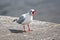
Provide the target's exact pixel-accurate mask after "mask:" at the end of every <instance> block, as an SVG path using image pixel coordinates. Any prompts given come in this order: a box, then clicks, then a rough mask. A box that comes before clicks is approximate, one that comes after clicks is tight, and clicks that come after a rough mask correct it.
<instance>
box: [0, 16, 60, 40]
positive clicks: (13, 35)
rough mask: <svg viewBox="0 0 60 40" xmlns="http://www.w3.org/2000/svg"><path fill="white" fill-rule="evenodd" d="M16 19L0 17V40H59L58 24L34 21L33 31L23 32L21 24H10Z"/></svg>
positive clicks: (59, 26) (32, 24)
mask: <svg viewBox="0 0 60 40" xmlns="http://www.w3.org/2000/svg"><path fill="white" fill-rule="evenodd" d="M16 18H18V17H11V16H0V40H60V24H57V23H52V22H45V21H38V20H34V21H33V22H32V23H31V24H30V27H31V29H33V31H31V32H23V31H22V30H23V27H22V25H21V24H18V23H16V22H12V21H13V20H14V19H16ZM26 30H27V26H26Z"/></svg>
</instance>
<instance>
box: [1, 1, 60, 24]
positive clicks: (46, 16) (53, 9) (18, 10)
mask: <svg viewBox="0 0 60 40" xmlns="http://www.w3.org/2000/svg"><path fill="white" fill-rule="evenodd" d="M31 8H34V9H36V10H37V15H36V16H35V19H36V20H41V21H47V22H54V23H60V0H0V15H5V16H17V17H19V16H20V15H21V14H24V13H26V12H28V11H29V10H30V9H31Z"/></svg>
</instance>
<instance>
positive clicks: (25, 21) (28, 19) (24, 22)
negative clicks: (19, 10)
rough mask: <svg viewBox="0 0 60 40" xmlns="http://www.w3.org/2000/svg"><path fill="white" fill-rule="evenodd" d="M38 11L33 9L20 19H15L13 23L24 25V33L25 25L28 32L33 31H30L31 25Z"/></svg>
mask: <svg viewBox="0 0 60 40" xmlns="http://www.w3.org/2000/svg"><path fill="white" fill-rule="evenodd" d="M35 13H36V11H35V10H34V9H31V10H30V11H29V12H28V13H26V14H22V15H21V16H20V17H19V19H15V20H13V21H16V22H17V23H19V24H22V25H23V28H24V31H25V32H26V30H25V25H27V26H28V31H32V30H30V27H29V24H30V23H31V22H32V21H33V16H34V15H35Z"/></svg>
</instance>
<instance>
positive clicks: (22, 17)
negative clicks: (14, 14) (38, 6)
mask: <svg viewBox="0 0 60 40" xmlns="http://www.w3.org/2000/svg"><path fill="white" fill-rule="evenodd" d="M24 20H25V17H24V16H21V17H20V18H19V19H18V20H17V23H19V24H21V23H22V22H24Z"/></svg>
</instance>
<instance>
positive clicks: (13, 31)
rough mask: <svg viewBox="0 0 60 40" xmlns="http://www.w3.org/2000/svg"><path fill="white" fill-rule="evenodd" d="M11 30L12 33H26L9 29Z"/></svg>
mask: <svg viewBox="0 0 60 40" xmlns="http://www.w3.org/2000/svg"><path fill="white" fill-rule="evenodd" d="M9 30H10V32H12V33H23V32H25V31H23V30H16V29H9Z"/></svg>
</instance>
